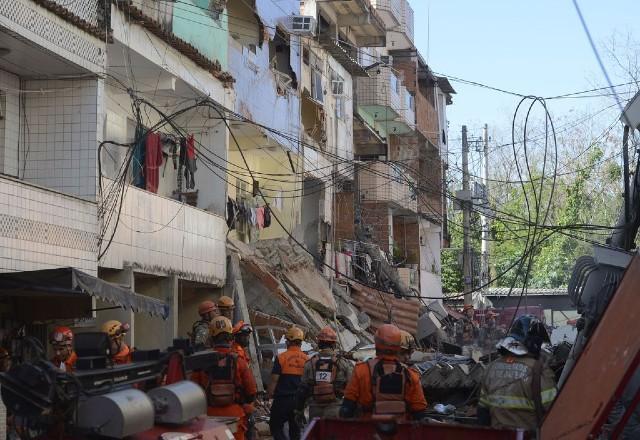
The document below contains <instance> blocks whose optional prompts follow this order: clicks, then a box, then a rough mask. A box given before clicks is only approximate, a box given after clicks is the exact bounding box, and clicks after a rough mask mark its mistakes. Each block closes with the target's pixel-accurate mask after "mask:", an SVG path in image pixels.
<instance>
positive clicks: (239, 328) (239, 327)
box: [233, 320, 253, 335]
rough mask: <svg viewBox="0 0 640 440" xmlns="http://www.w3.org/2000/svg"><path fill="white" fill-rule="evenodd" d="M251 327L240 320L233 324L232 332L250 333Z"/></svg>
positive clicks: (235, 333)
mask: <svg viewBox="0 0 640 440" xmlns="http://www.w3.org/2000/svg"><path fill="white" fill-rule="evenodd" d="M252 332H253V328H251V325H249V324H245V322H244V321H242V320H240V321H238V322H237V323H236V325H234V326H233V334H234V335H237V334H238V333H252Z"/></svg>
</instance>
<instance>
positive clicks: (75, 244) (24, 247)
mask: <svg viewBox="0 0 640 440" xmlns="http://www.w3.org/2000/svg"><path fill="white" fill-rule="evenodd" d="M96 218H97V212H96V204H95V203H93V202H88V201H84V200H81V199H78V198H75V197H70V196H66V195H64V194H60V193H57V192H54V191H49V190H47V189H44V188H40V187H37V186H35V185H32V184H28V183H25V182H21V181H19V180H15V179H12V178H8V177H2V176H0V272H11V271H22V270H39V269H49V268H55V267H68V266H71V267H75V268H78V269H80V270H83V271H85V272H87V273H89V274H92V275H95V274H96V273H97V254H96V240H97V239H96V236H97V220H96Z"/></svg>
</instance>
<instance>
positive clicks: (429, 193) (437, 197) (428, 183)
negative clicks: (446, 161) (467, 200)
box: [418, 151, 443, 222]
mask: <svg viewBox="0 0 640 440" xmlns="http://www.w3.org/2000/svg"><path fill="white" fill-rule="evenodd" d="M420 173H421V174H422V176H423V178H422V179H421V180H420V182H421V184H420V185H421V187H420V190H421V195H420V197H418V210H419V211H420V212H422V213H425V214H426V215H427V216H429V217H431V218H433V219H434V220H437V221H438V222H440V220H441V218H442V215H443V212H442V160H441V159H440V156H439V155H438V153H437V152H435V151H430V152H429V153H428V154H427V155H425V156H423V157H421V159H420Z"/></svg>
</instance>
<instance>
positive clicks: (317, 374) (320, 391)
mask: <svg viewBox="0 0 640 440" xmlns="http://www.w3.org/2000/svg"><path fill="white" fill-rule="evenodd" d="M311 372H312V375H313V379H314V386H313V394H312V396H313V400H314V401H315V402H316V403H321V404H328V403H332V402H335V401H336V400H337V399H338V397H337V391H338V390H336V387H335V384H334V383H335V380H336V377H337V374H338V359H337V358H336V357H335V356H330V357H324V356H318V355H315V356H313V358H311Z"/></svg>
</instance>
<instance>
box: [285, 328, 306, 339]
mask: <svg viewBox="0 0 640 440" xmlns="http://www.w3.org/2000/svg"><path fill="white" fill-rule="evenodd" d="M285 337H286V338H287V341H302V340H303V339H304V332H303V331H302V330H301V329H299V328H298V327H296V326H293V327H289V330H287V334H286V335H285Z"/></svg>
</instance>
